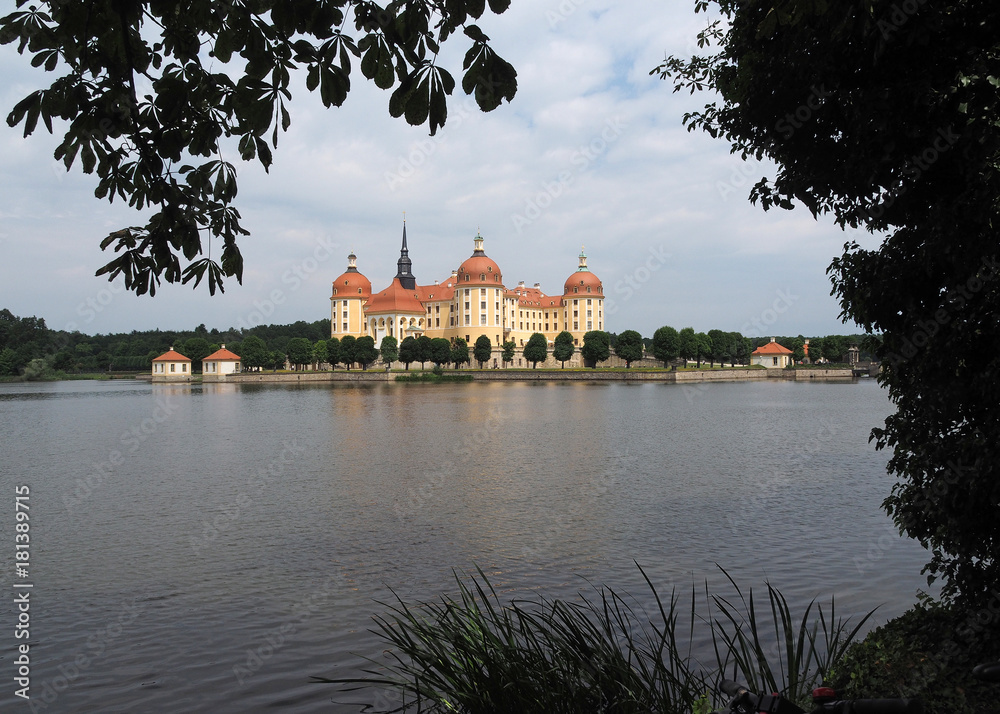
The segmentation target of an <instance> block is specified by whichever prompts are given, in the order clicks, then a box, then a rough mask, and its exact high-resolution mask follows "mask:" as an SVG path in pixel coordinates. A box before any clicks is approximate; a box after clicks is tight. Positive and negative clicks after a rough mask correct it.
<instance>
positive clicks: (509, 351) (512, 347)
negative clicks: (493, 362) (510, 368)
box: [503, 340, 517, 363]
mask: <svg viewBox="0 0 1000 714" xmlns="http://www.w3.org/2000/svg"><path fill="white" fill-rule="evenodd" d="M516 351H517V343H516V342H514V340H507V341H506V342H504V343H503V361H504V363H510V362H513V361H514V353H515V352H516Z"/></svg>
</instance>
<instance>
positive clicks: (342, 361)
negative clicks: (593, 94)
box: [0, 309, 866, 376]
mask: <svg viewBox="0 0 1000 714" xmlns="http://www.w3.org/2000/svg"><path fill="white" fill-rule="evenodd" d="M329 334H330V321H329V320H317V321H316V322H311V323H310V322H304V321H301V320H300V321H298V322H294V323H291V324H289V325H260V326H257V327H254V328H251V329H246V330H238V329H235V328H232V327H230V328H228V329H226V330H218V329H211V330H209V329H208V328H206V327H205V325H204V324H202V325H198V326H197V327H195V328H194V329H193V330H190V331H176V332H174V331H161V330H146V331H137V330H133V331H132V332H130V333H117V334H107V335H101V334H97V335H85V334H82V333H80V332H65V331H60V330H50V329H49V328H48V327H47V326H46V324H45V320H44V319H42V318H39V317H34V316H32V317H17V316H16V315H14V314H13V313H11V311H10V310H7V309H3V310H0V375H4V376H10V375H18V374H23V373H24V372H25V370H26V369H27V368H28V366H29V364H31V363H32V362H33V361H35V367H34V369H35V370H36V371H37V370H42V371H43V372H44V371H49V372H67V373H84V372H145V371H148V370H150V369H151V365H152V361H153V359H154V358H156V357H158V356H159V355H161V354H163V353H164V352H166V351H167V350H168V349H170V348H171V347H173V348H174V349H175V350H177V351H178V352H180V353H181V354H183V355H184V356H185V357H189V358H190V359H191V360H192V369H193V370H194V371H200V369H201V360H202V359H204V358H205V357H207V356H208V355H210V354H212V353H213V352H215V351H216V350H218V349H219V348H220V347H221V346H222V345H225V346H226V349H228V350H230V351H232V352H234V353H235V354H237V355H239V356H240V357H241V361H242V364H243V367H244V369H247V370H251V371H253V370H262V369H282V368H284V367H285V365H286V364H290V365H291V366H292V368H293V369H305V368H307V367H310V366H312V367H319V366H320V365H324V364H326V365H330V366H331V367H332V368H334V369H336V368H337V367H338V366H340V365H343V366H344V367H345V368H346V369H353V368H354V367H355V366H357V367H360V368H361V369H367V368H369V367H370V366H372V365H373V364H375V363H376V362H381V363H382V364H391V363H392V362H397V361H398V362H402V363H403V365H404V367H405V368H406V369H409V368H410V365H411V364H415V363H419V364H420V365H421V368H423V367H425V366H426V364H427V363H432V364H434V365H435V366H437V367H445V366H454V367H455V368H456V369H457V368H459V367H461V366H463V365H466V364H475V365H477V366H478V367H479V368H480V369H482V368H484V367H485V366H486V365H487V363H489V362H490V360H492V359H493V350H494V345H493V343H492V341H491V340H490V338H489V337H487V336H486V335H480V336H479V338H478V339H476V340H475V342H474V344H472V345H469V344H468V343H467V342H466V341H465V340H464V339H461V338H459V339H457V340H455V342H454V343H452V342H451V341H449V340H447V339H444V338H430V337H427V336H426V335H423V336H420V337H418V338H413V337H407V338H405V339H403V341H402V342H399V341H397V340H396V338H394V337H384V338H383V339H382V342H381V344H380V347H379V348H378V349H376V347H375V343H374V340H373V339H372V338H371V337H358V338H355V337H352V336H346V337H344V338H341V339H338V338H336V337H327V335H329ZM768 339H769V338H749V337H744V336H743V335H741V334H740V333H738V332H724V331H722V330H709V331H708V332H695V331H694V329H693V328H691V327H685V328H683V329H681V330H676V329H674V328H673V327H669V326H664V327H661V328H659V329H658V330H656V332H654V333H653V336H652V337H651V338H647V337H642V336H641V335H640V334H639V333H638V332H636V331H635V330H625V331H623V332H621V333H618V334H616V333H612V332H603V331H600V330H594V331H591V332H588V333H586V334H585V335H584V337H583V345H582V346H581V347H580V348H579V350H580V354H581V356H582V357H583V359H584V361H585V363H586V364H588V365H591V366H596V365H598V364H600V363H601V362H603V361H605V360H607V359H609V358H610V357H611V355H612V354H614V355H616V356H617V357H619V358H621V359H623V360H624V361H625V362H626V364H627V366H629V367H631V365H632V363H633V362H635V361H637V360H640V359H642V358H643V357H647V356H650V355H651V356H652V357H654V358H655V359H657V360H660V361H662V362H663V363H664V365H665V366H669V365H670V364H671V363H672V362H675V361H677V360H684V361H696V362H697V363H698V365H699V366H701V364H702V363H708V364H709V365H711V366H713V367H714V366H715V364H716V363H719V364H733V365H737V364H747V363H748V362H749V356H750V353H751V352H752V351H753V350H754V349H755V348H756V347H758V346H759V345H761V344H764V343H765V342H767V341H768ZM862 339H863V338H862V336H861V335H853V336H844V335H828V336H826V337H811V338H809V357H810V359H811V360H812V361H814V362H815V361H817V360H820V359H822V360H825V361H830V362H840V361H846V352H847V349H848V347H850V346H851V345H852V344H858V343H861V344H863V343H862ZM805 340H806V338H805V337H803V336H802V335H798V336H796V337H788V336H779V337H777V341H778V342H779V343H781V344H782V345H784V346H785V347H787V348H789V349H791V350H792V351H793V356H794V358H795V359H796V360H798V361H801V360H802V359H803V358H804V356H805V355H804V346H805ZM497 347H499V348H500V349H501V361H502V362H503V366H507V365H508V364H511V363H513V361H514V359H515V358H516V357H517V356H518V353H520V356H521V357H523V358H524V360H525V361H526V362H528V363H530V364H531V365H532V367H537V365H538V364H539V363H544V362H545V360H546V359H547V358H548V356H549V353H550V352H549V351H550V347H549V343H548V340H547V338H546V337H545V335H543V334H541V333H535V334H533V335H532V336H531V337H530V338H529V339H528V340H527V342H526V343H525V344H524V346H523V348H521V349H520V350H518V348H517V345H516V344H515V343H514V342H513V341H508V342H504V343H502V344H500V345H497ZM577 349H578V348H577V345H576V344H575V343H574V341H573V336H572V335H571V334H570V333H569V332H566V331H563V332H561V333H560V334H559V335H557V336H556V338H555V340H554V342H553V343H552V346H551V355H552V358H553V359H554V360H555V361H557V362H560V363H561V364H562V366H563V367H565V364H566V362H567V361H569V360H570V359H571V358H572V357H573V356H574V355H575V354H576V353H577ZM865 357H866V354H865V353H864V352H862V359H865Z"/></svg>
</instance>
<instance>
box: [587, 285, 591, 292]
mask: <svg viewBox="0 0 1000 714" xmlns="http://www.w3.org/2000/svg"><path fill="white" fill-rule="evenodd" d="M587 292H588V293H589V292H590V286H589V285H588V286H587Z"/></svg>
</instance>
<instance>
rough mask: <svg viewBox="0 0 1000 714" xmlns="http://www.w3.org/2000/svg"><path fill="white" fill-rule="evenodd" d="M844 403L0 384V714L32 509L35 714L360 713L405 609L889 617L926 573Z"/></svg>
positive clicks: (648, 390)
mask: <svg viewBox="0 0 1000 714" xmlns="http://www.w3.org/2000/svg"><path fill="white" fill-rule="evenodd" d="M890 409H891V405H890V403H889V402H888V400H887V399H886V397H885V394H884V392H883V391H882V390H881V389H880V388H879V387H878V386H877V385H876V384H874V383H872V382H870V381H862V382H859V383H854V384H810V383H793V382H784V381H781V382H775V383H772V382H767V383H754V384H737V383H727V384H712V385H703V386H699V387H686V386H677V385H624V384H610V385H609V384H601V385H588V384H563V383H552V384H487V383H483V384H461V385H395V384H392V385H373V386H329V385H323V386H311V387H286V386H272V385H204V386H200V385H196V386H189V385H183V386H175V385H149V384H145V383H140V382H109V383H92V382H64V383H55V384H25V385H21V384H3V385H0V454H2V473H0V494H6V495H5V496H4V499H5V500H4V501H0V503H2V505H0V514H2V516H0V523H2V525H0V534H3V543H4V545H3V547H2V549H0V550H2V553H3V556H2V562H3V571H2V572H3V573H4V576H3V578H2V580H0V582H3V583H5V585H4V589H5V590H6V591H7V593H8V595H7V596H5V598H4V600H3V604H2V605H0V616H2V622H0V625H2V626H0V632H2V633H3V634H2V635H0V674H2V676H0V681H2V682H4V684H3V689H2V691H0V708H2V709H3V711H7V710H8V708H10V707H13V706H15V705H17V704H19V705H20V706H18V708H17V709H13V710H14V711H28V710H29V708H28V707H27V706H25V705H24V704H23V702H20V700H17V699H16V698H15V697H14V696H13V689H14V686H13V685H12V683H11V682H12V678H13V671H14V662H13V660H14V653H13V648H14V645H15V644H17V643H20V642H21V641H20V640H18V641H15V640H14V638H13V635H12V633H13V631H14V622H15V618H16V612H15V609H14V606H13V604H12V603H13V592H14V591H13V589H12V588H11V584H12V583H13V581H14V580H15V577H14V562H13V550H14V548H13V529H12V527H11V526H12V525H13V522H14V521H13V519H14V516H13V510H14V506H13V501H14V498H13V495H14V487H15V486H16V485H21V484H27V485H29V486H30V488H31V500H30V505H31V512H30V513H31V521H30V524H31V561H30V581H31V582H32V583H33V584H34V589H33V590H32V594H31V630H30V632H31V639H30V643H31V652H30V655H31V694H32V702H33V704H34V705H35V706H34V708H35V709H36V710H39V711H48V712H179V711H185V712H216V713H217V712H246V711H270V710H281V711H288V712H356V711H360V710H361V708H362V707H363V706H364V705H374V706H375V707H376V708H378V707H380V706H382V705H383V704H384V703H385V702H386V701H387V700H386V699H385V698H384V695H383V693H380V692H364V693H355V694H338V693H337V692H336V691H335V690H334V689H333V688H332V687H330V686H329V685H322V684H312V683H310V682H309V677H310V676H311V675H322V676H349V675H352V674H357V673H358V672H359V670H360V668H361V667H363V666H364V663H363V662H361V660H360V656H371V657H378V656H379V653H380V651H381V649H382V648H381V646H380V642H379V640H377V639H376V638H375V637H374V636H373V635H371V634H370V633H369V632H368V631H367V630H368V628H369V627H370V626H371V616H372V615H373V614H377V613H381V612H384V611H385V608H384V607H383V606H381V605H379V604H378V602H376V601H383V602H389V601H391V599H392V598H393V592H395V593H397V594H398V595H399V596H400V597H402V598H403V599H404V600H407V601H412V600H420V599H423V600H426V599H432V598H434V597H436V596H437V595H438V594H440V593H445V592H448V593H454V592H455V590H456V586H455V581H454V576H453V572H455V571H458V572H459V573H463V572H470V571H474V569H475V567H476V566H479V567H481V568H482V569H483V570H484V571H485V572H487V573H488V574H489V575H490V577H491V580H492V582H493V583H494V584H495V585H496V586H498V589H499V590H500V591H501V592H503V593H504V594H505V596H508V595H509V596H515V595H518V596H523V595H526V594H530V593H532V592H535V591H537V592H541V593H544V594H546V595H548V596H552V597H565V598H573V597H576V596H577V594H578V593H579V592H581V591H583V592H586V591H589V590H590V589H591V587H592V586H591V583H594V584H601V583H607V584H611V585H614V586H615V587H616V589H620V590H624V591H628V592H629V593H631V594H633V595H634V597H635V599H636V601H637V604H638V605H640V606H644V605H645V606H648V605H650V604H651V602H652V598H651V596H650V594H649V592H648V589H647V588H646V586H645V585H644V583H643V580H642V576H641V574H640V573H639V571H638V569H637V568H636V566H635V564H634V562H633V561H637V562H638V563H639V564H641V565H642V567H643V568H644V569H645V571H646V573H647V575H649V577H650V579H651V580H652V581H653V583H654V584H655V586H656V587H657V589H658V590H659V592H660V593H661V594H669V592H670V590H671V588H674V587H677V588H680V589H682V590H683V589H687V590H690V588H691V586H692V584H701V583H703V582H704V580H705V579H706V578H707V579H708V580H709V581H710V582H711V583H713V585H714V586H716V587H719V588H722V587H723V586H724V584H725V578H724V576H722V574H721V573H720V571H719V569H718V566H722V567H724V568H726V570H727V571H728V572H729V573H730V574H732V575H733V576H734V578H736V579H737V580H738V581H739V582H740V583H741V584H744V585H746V586H754V587H755V588H762V587H763V583H764V581H765V580H767V581H770V582H771V583H773V584H775V585H777V586H778V587H779V588H780V589H781V590H782V592H783V593H784V594H785V595H786V596H788V597H789V599H790V600H792V601H793V602H795V603H804V602H807V601H808V600H809V599H811V598H814V597H819V598H820V599H821V600H824V601H826V600H828V599H829V597H830V595H833V594H835V595H836V597H837V606H838V610H839V611H841V612H843V613H844V614H850V613H859V612H863V611H866V610H868V609H870V608H872V607H875V606H876V605H883V607H882V608H881V609H880V610H879V615H878V618H877V619H878V620H879V621H884V620H885V619H887V618H888V617H891V616H892V615H894V614H898V613H899V612H901V611H902V610H904V609H906V607H907V606H908V605H909V603H911V602H912V601H913V599H914V595H915V593H916V591H917V589H919V588H921V587H922V586H923V585H924V580H923V578H922V577H921V576H920V575H919V571H920V567H921V565H922V564H923V562H924V560H925V554H924V552H923V551H922V550H921V549H920V548H919V547H918V546H916V545H915V544H914V543H911V542H909V541H903V540H900V539H899V538H898V536H896V534H895V531H894V529H893V528H892V527H891V524H890V522H889V520H888V519H887V517H886V516H885V515H884V514H883V513H882V512H881V510H880V509H879V504H880V502H881V500H882V499H883V498H884V497H885V495H886V494H887V493H888V491H889V488H890V485H891V482H890V480H889V478H888V477H887V476H886V475H885V472H884V468H885V461H886V455H885V454H880V453H877V452H875V451H874V449H873V448H872V447H871V446H870V445H869V444H868V433H869V431H870V430H871V428H872V427H873V426H877V425H879V424H880V423H881V421H882V420H883V419H884V418H885V416H886V415H887V414H889V412H890Z"/></svg>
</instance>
